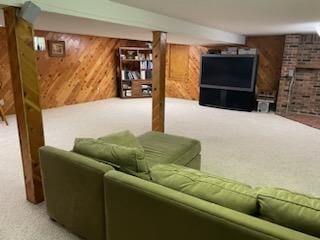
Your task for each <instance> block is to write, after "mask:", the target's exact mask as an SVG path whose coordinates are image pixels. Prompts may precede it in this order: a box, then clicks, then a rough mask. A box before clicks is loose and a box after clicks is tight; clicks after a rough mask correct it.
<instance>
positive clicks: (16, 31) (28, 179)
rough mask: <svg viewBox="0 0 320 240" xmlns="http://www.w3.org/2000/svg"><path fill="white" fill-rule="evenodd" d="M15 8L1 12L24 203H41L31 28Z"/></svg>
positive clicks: (39, 117)
mask: <svg viewBox="0 0 320 240" xmlns="http://www.w3.org/2000/svg"><path fill="white" fill-rule="evenodd" d="M18 11H19V8H15V7H8V8H5V9H4V15H5V24H6V30H7V34H8V51H9V59H10V69H11V78H12V87H13V94H14V102H15V109H16V117H17V123H18V131H19V140H20V148H21V157H22V163H23V172H24V179H25V187H26V195H27V200H29V201H30V202H32V203H35V204H36V203H40V202H42V201H43V199H44V197H43V189H42V179H41V173H40V166H39V156H38V149H39V147H41V146H43V145H44V134H43V123H42V113H41V106H40V94H39V83H38V74H37V68H36V53H35V51H34V48H33V36H34V34H33V26H32V24H31V23H29V22H27V21H26V20H24V19H22V18H19V17H17V16H18V15H17V13H18Z"/></svg>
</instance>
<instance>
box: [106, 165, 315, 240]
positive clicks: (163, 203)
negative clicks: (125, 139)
mask: <svg viewBox="0 0 320 240" xmlns="http://www.w3.org/2000/svg"><path fill="white" fill-rule="evenodd" d="M104 191H105V201H106V229H107V239H108V240H126V239H130V240H150V239H152V240H163V239H166V240H180V239H181V240H182V239H183V240H194V239H199V240H212V239H217V240H232V239H236V240H276V239H277V240H319V239H320V238H317V237H314V236H311V235H307V234H304V233H301V232H299V231H295V230H292V229H290V228H286V227H283V226H280V225H278V224H274V223H271V222H269V221H266V220H263V219H260V218H258V217H255V216H250V215H247V214H244V213H241V212H238V211H234V210H231V209H229V208H226V207H222V206H219V205H217V204H214V203H210V202H208V201H205V200H202V199H200V198H197V197H194V196H191V195H189V194H185V193H182V192H180V191H176V190H173V189H170V188H167V187H164V186H162V185H159V184H156V183H153V182H150V181H145V180H142V179H139V178H136V177H133V176H130V175H128V174H124V173H122V172H118V171H110V172H108V173H107V174H106V175H105V176H104Z"/></svg>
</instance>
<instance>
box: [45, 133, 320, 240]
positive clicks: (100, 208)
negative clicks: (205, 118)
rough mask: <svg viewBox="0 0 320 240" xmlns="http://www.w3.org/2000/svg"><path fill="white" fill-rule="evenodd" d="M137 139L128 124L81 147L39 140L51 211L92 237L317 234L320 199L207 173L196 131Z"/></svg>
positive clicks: (309, 237) (292, 237)
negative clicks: (66, 147)
mask: <svg viewBox="0 0 320 240" xmlns="http://www.w3.org/2000/svg"><path fill="white" fill-rule="evenodd" d="M123 136H126V137H125V141H123V140H121V139H122V138H123ZM137 140H138V141H135V137H134V136H132V134H131V135H130V134H128V133H127V132H124V133H121V134H116V135H112V136H107V137H105V138H100V139H98V140H92V139H78V140H76V144H75V148H74V151H78V152H81V153H82V154H78V153H75V152H68V151H63V150H59V149H55V148H52V147H43V148H41V149H40V161H41V170H42V174H43V183H44V190H45V198H46V204H47V208H48V213H49V216H50V218H52V219H53V220H55V221H57V222H58V223H60V224H62V225H63V226H65V227H66V228H67V229H68V230H69V231H71V232H73V233H75V234H76V235H78V236H80V237H82V238H84V239H89V240H100V239H101V240H102V239H107V240H164V239H165V240H180V239H183V240H194V239H199V240H209V239H210V240H212V239H218V240H231V239H237V240H249V239H250V240H317V239H320V199H317V198H312V197H309V196H305V195H301V194H296V193H291V192H289V191H287V190H283V189H272V188H264V187H261V188H252V187H251V186H248V185H246V184H243V183H239V182H236V181H233V180H229V179H225V178H222V177H219V176H211V175H210V174H206V173H203V172H201V171H199V167H200V149H201V148H200V143H199V142H198V141H196V140H193V139H188V138H183V137H178V136H173V135H168V134H162V133H155V132H149V133H146V134H144V135H142V136H139V137H138V138H137ZM114 143H117V144H120V143H121V144H124V145H125V146H126V147H123V148H122V147H120V148H119V147H118V146H115V145H114ZM140 144H141V145H140ZM142 149H143V152H141V150H142ZM95 150H96V151H95ZM83 154H87V155H88V154H89V155H91V156H93V157H94V158H92V157H88V156H83ZM142 156H144V157H143V159H142V158H141V157H142ZM97 157H98V158H99V159H95V158H97ZM123 157H125V158H130V159H131V160H130V161H131V162H130V161H127V159H126V161H124V160H123ZM137 157H138V158H137ZM106 160H108V161H107V162H108V164H106V162H105V161H106ZM143 161H146V163H147V165H148V169H147V170H146V169H145V168H146V167H145V162H143ZM118 163H119V165H118ZM142 163H143V164H142ZM139 166H140V167H139ZM141 166H143V167H142V168H141ZM190 167H193V168H190ZM135 171H137V172H135ZM142 173H143V174H142Z"/></svg>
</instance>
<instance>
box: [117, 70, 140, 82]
mask: <svg viewBox="0 0 320 240" xmlns="http://www.w3.org/2000/svg"><path fill="white" fill-rule="evenodd" d="M140 78H141V75H140V73H139V72H138V71H126V70H122V71H121V80H137V79H140Z"/></svg>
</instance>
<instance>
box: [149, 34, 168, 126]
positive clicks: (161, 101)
mask: <svg viewBox="0 0 320 240" xmlns="http://www.w3.org/2000/svg"><path fill="white" fill-rule="evenodd" d="M166 48H167V33H164V32H158V31H157V32H153V51H152V54H153V73H152V131H158V132H164V124H165V79H166V50H167V49H166Z"/></svg>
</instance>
